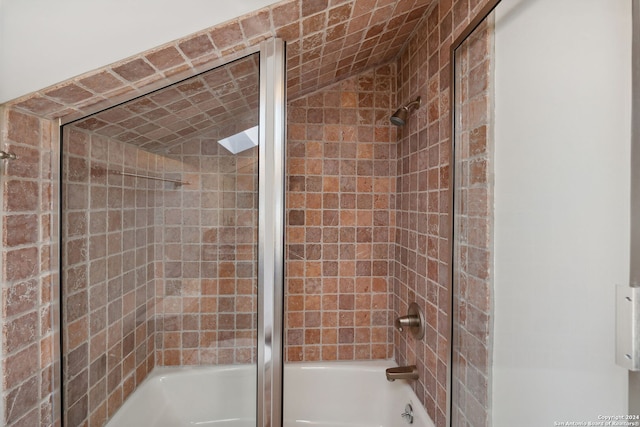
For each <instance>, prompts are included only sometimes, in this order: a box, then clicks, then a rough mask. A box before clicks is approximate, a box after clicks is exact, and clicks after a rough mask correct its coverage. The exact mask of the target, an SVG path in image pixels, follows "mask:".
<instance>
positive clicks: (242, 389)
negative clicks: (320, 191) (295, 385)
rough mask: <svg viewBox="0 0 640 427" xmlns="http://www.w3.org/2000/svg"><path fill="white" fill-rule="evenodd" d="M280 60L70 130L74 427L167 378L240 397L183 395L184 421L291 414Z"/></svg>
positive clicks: (67, 184)
mask: <svg viewBox="0 0 640 427" xmlns="http://www.w3.org/2000/svg"><path fill="white" fill-rule="evenodd" d="M278 49H279V51H278V52H275V51H276V50H278ZM283 63H284V52H283V48H282V44H281V43H280V42H278V41H269V42H263V44H262V46H261V51H260V52H256V53H252V54H250V55H248V56H244V57H240V58H238V59H237V60H235V61H233V62H230V63H227V64H224V65H222V66H220V67H217V68H214V69H212V70H210V71H207V72H204V73H201V74H198V75H196V76H194V77H192V78H189V79H187V80H183V81H180V82H178V83H175V84H173V85H171V86H168V87H165V88H162V89H159V90H157V91H154V92H151V93H149V94H147V95H144V96H142V97H139V98H136V99H133V100H131V101H128V102H126V103H123V104H120V105H118V106H116V107H113V108H110V109H108V110H104V111H101V112H99V113H96V114H95V115H93V116H90V117H86V118H84V119H81V120H79V121H76V122H73V123H69V124H67V125H65V126H64V127H63V130H62V132H63V135H62V136H63V138H62V140H63V147H62V158H63V168H62V171H63V172H62V174H63V179H62V200H63V202H62V219H63V226H62V238H63V257H62V258H63V264H62V275H63V279H62V284H63V286H62V296H61V299H62V326H61V330H62V335H63V346H62V351H63V381H62V383H63V386H62V389H63V414H64V424H65V425H66V426H76V425H81V424H84V423H86V424H87V425H90V426H93V425H96V426H97V425H100V426H102V425H103V424H104V422H105V421H107V420H109V419H111V418H112V417H113V416H114V414H115V413H116V411H118V410H120V412H123V411H124V409H122V410H121V408H125V409H126V403H127V399H134V398H135V396H136V394H139V393H141V391H140V390H139V389H138V386H139V385H140V384H141V383H142V382H143V381H144V380H145V379H146V378H148V377H149V376H150V375H153V374H154V373H162V372H164V370H166V369H167V368H168V367H171V368H186V367H194V366H198V367H199V368H202V367H208V368H207V369H208V370H207V371H202V374H203V375H204V374H205V372H206V373H207V374H206V375H208V373H209V372H213V375H214V376H215V375H216V372H221V369H224V370H226V371H225V372H231V374H230V375H235V376H237V381H236V380H234V384H235V385H234V387H235V388H234V390H236V393H234V396H228V395H227V393H226V391H225V390H213V389H212V390H211V391H210V392H211V394H209V392H207V393H204V394H205V395H204V396H198V395H194V396H192V397H191V398H189V397H188V396H187V397H186V402H188V405H187V407H185V408H184V409H185V410H184V411H181V412H183V413H184V414H183V415H184V417H191V418H189V419H188V420H187V419H185V420H180V421H181V422H190V423H208V422H215V421H216V420H220V419H225V420H228V421H229V420H233V421H234V422H236V423H240V424H242V425H256V424H257V423H259V424H258V425H263V424H262V423H267V424H268V423H270V422H271V419H272V417H275V418H277V417H279V412H278V411H277V410H276V411H275V413H274V411H273V410H272V408H273V407H274V406H275V407H278V406H279V399H280V398H279V394H278V390H279V384H280V379H279V376H278V375H279V374H278V372H279V370H278V369H279V368H278V366H277V365H278V364H279V363H281V359H280V349H279V344H278V343H279V341H278V340H279V334H280V330H279V326H278V323H277V317H278V316H281V311H277V309H276V310H274V307H273V305H274V304H275V302H274V301H276V300H277V298H278V291H277V290H275V291H274V290H273V288H274V287H275V286H278V280H280V283H281V281H282V276H281V275H278V267H277V266H275V267H274V265H273V264H274V262H276V261H277V258H276V259H275V260H276V261H274V256H275V257H277V254H278V247H279V245H280V246H282V237H280V239H278V233H280V236H281V235H282V234H281V233H282V226H281V225H280V226H278V224H277V223H275V222H276V221H278V220H279V219H281V217H282V215H281V212H282V209H283V204H282V199H283V198H282V185H281V186H280V187H281V188H280V190H279V191H278V188H277V186H278V176H280V177H281V176H282V172H281V171H280V172H279V171H278V170H277V167H282V164H278V161H277V159H278V153H282V152H283V150H282V148H283V144H284V139H283V135H284V129H283V126H284V119H283V117H284V115H283V113H284V96H283V94H282V93H278V91H277V89H278V88H282V87H284V85H283V80H281V81H275V80H274V79H277V78H283V72H281V75H278V74H277V72H276V71H274V70H277V68H278V67H280V69H282V66H283V65H282V64H283ZM268 79H271V81H269V80H268ZM278 95H279V97H278ZM279 119H281V121H280V122H277V121H278V120H279ZM267 121H269V123H267ZM276 145H278V146H279V148H277V147H275V146H276ZM280 163H282V162H280ZM265 192H269V194H265ZM259 193H261V194H259ZM278 195H279V198H278ZM278 203H280V204H278ZM267 209H269V210H271V212H265V210H267ZM278 212H280V214H278ZM266 239H270V240H269V241H267V240H266ZM280 251H281V249H280ZM280 259H281V258H280ZM280 270H281V268H280ZM259 273H260V274H259ZM280 274H281V271H280ZM280 287H281V284H280ZM267 288H268V289H267ZM274 318H276V320H275V321H274ZM274 324H275V327H274ZM265 349H266V350H265ZM231 368H232V369H231ZM174 371H175V369H174ZM172 372H173V371H172ZM274 372H275V374H274ZM224 375H227V374H226V373H225V374H224ZM274 375H275V377H274ZM212 378H215V377H212ZM234 378H235V377H234ZM215 382H216V381H213V380H212V381H210V383H211V384H207V387H209V386H212V387H215V384H213V383H215ZM256 384H260V385H262V386H263V388H262V389H260V390H258V389H256ZM265 390H267V391H266V392H265ZM274 392H275V393H276V394H273V393H274ZM212 396H221V397H223V398H224V399H225V401H222V402H211V400H210V399H211V398H212ZM178 397H180V396H178ZM265 402H266V403H265ZM274 402H275V403H274ZM198 405H200V406H202V408H201V407H200V406H198ZM211 408H214V411H213V412H211ZM164 409H165V408H158V411H157V414H155V415H156V416H157V417H159V418H161V417H163V416H165V415H163V414H164V412H163V410H164ZM119 415H120V414H119ZM166 416H169V415H166ZM172 416H173V415H172ZM147 421H148V420H147ZM277 423H279V420H278V421H277ZM148 425H150V424H148Z"/></svg>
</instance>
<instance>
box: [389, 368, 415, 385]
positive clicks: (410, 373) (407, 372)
mask: <svg viewBox="0 0 640 427" xmlns="http://www.w3.org/2000/svg"><path fill="white" fill-rule="evenodd" d="M386 374H387V381H395V380H417V379H418V368H417V367H416V365H409V366H396V367H395V368H387V370H386Z"/></svg>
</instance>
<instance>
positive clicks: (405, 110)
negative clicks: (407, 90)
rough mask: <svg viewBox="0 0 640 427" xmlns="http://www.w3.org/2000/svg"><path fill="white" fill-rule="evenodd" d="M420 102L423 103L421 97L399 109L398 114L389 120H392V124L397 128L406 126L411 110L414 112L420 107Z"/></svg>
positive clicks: (394, 114)
mask: <svg viewBox="0 0 640 427" xmlns="http://www.w3.org/2000/svg"><path fill="white" fill-rule="evenodd" d="M420 102H421V101H420V97H417V98H416V99H414V100H413V101H411V102H409V103H408V104H406V105H403V106H402V107H400V108H398V109H397V110H396V112H395V113H393V115H392V116H391V119H389V120H391V124H392V125H395V126H404V125H405V123H406V122H407V117H408V116H409V113H410V112H411V110H414V109H416V108H418V107H420Z"/></svg>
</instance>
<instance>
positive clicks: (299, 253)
mask: <svg viewBox="0 0 640 427" xmlns="http://www.w3.org/2000/svg"><path fill="white" fill-rule="evenodd" d="M394 79H395V70H394V67H393V66H383V67H380V68H377V69H375V70H371V71H368V72H365V73H362V74H361V75H359V76H357V77H353V78H350V79H347V80H344V81H343V82H341V83H338V84H335V85H333V86H330V87H328V88H326V89H323V90H321V91H318V92H316V93H314V94H312V95H307V96H305V97H303V98H300V99H297V100H295V101H292V102H289V105H288V153H287V154H288V160H287V189H286V190H287V235H286V251H287V262H286V298H285V313H286V314H285V315H286V319H285V322H286V328H285V329H286V332H285V334H286V337H285V339H286V360H288V361H302V360H304V361H312V360H362V359H386V358H390V357H392V355H393V348H392V346H391V337H392V330H391V328H390V326H389V325H390V324H391V323H390V322H391V320H392V319H391V317H390V315H391V311H390V310H391V297H390V288H389V285H390V284H389V281H388V278H389V259H390V256H391V255H392V252H391V251H392V243H393V241H394V236H393V227H394V224H395V215H394V212H393V209H392V207H393V205H394V195H393V192H394V189H395V144H394V143H393V141H394V140H395V137H396V136H395V129H393V128H392V127H391V126H390V125H389V120H388V118H389V111H390V109H391V108H392V104H393V93H394V89H395V80H394Z"/></svg>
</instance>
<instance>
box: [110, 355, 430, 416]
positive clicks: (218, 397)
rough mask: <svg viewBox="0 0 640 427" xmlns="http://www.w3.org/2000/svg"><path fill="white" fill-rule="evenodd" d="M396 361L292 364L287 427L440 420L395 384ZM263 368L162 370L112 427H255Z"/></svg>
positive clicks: (288, 369) (404, 386)
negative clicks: (409, 413)
mask: <svg viewBox="0 0 640 427" xmlns="http://www.w3.org/2000/svg"><path fill="white" fill-rule="evenodd" d="M390 366H394V363H393V362H391V361H375V362H332V363H295V364H286V365H285V369H284V390H285V391H284V426H285V427H294V426H302V425H311V426H317V427H321V426H331V427H400V426H403V425H407V426H408V425H409V423H408V422H407V421H406V420H405V419H403V418H402V416H401V414H402V412H404V408H405V406H406V404H407V403H410V404H411V406H412V407H413V415H414V420H413V424H411V425H412V426H415V427H433V422H432V421H431V419H430V418H429V416H428V415H427V413H426V411H425V409H424V408H423V407H422V405H421V404H420V402H419V401H418V399H417V398H416V396H415V394H414V393H413V390H412V389H411V387H410V386H409V384H408V383H407V382H406V381H395V382H388V381H387V380H386V378H385V374H384V370H385V369H386V368H388V367H390ZM255 402H256V369H255V365H234V366H215V367H192V368H184V367H183V368H165V367H158V368H156V369H155V370H154V371H153V372H152V374H151V375H150V376H149V377H148V378H147V379H146V380H145V381H144V382H143V384H142V385H141V386H140V387H139V388H138V389H137V390H136V391H135V392H134V394H133V395H132V396H131V397H130V398H129V399H128V400H127V401H126V402H125V404H124V405H123V406H122V408H121V409H120V410H119V411H118V412H117V413H116V414H115V415H114V417H113V418H112V419H111V421H109V423H108V424H107V427H129V426H131V427H133V426H142V425H144V426H149V427H179V426H185V427H186V426H193V425H198V426H214V425H224V426H232V427H250V426H255V424H256V422H255V419H256V417H255V406H256V405H255Z"/></svg>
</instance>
